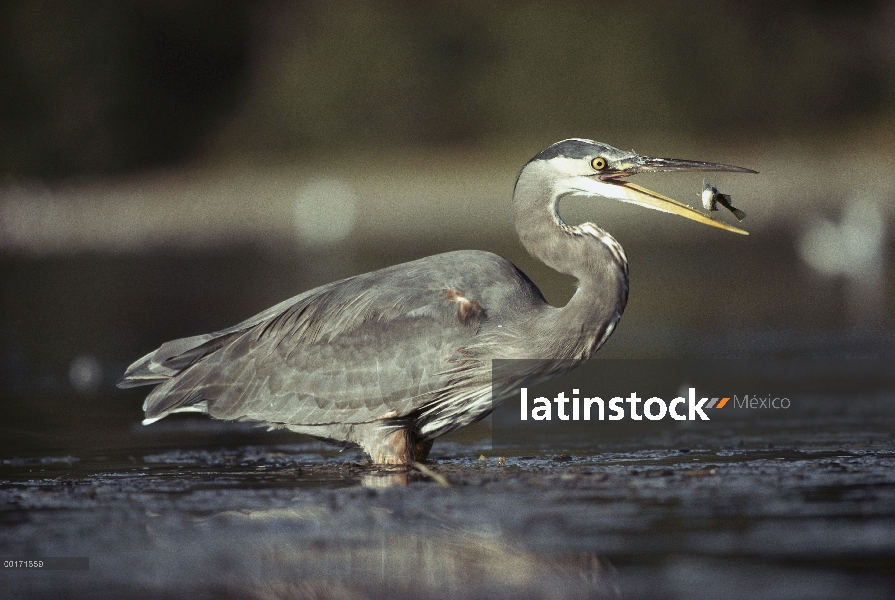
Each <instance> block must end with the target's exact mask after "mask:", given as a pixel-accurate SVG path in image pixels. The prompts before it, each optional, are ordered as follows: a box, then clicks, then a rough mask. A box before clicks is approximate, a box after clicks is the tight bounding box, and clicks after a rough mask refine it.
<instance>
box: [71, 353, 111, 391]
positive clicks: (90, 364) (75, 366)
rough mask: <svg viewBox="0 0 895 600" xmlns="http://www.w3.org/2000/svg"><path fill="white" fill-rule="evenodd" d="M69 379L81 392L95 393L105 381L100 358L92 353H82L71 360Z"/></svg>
mask: <svg viewBox="0 0 895 600" xmlns="http://www.w3.org/2000/svg"><path fill="white" fill-rule="evenodd" d="M68 380H69V381H70V382H71V385H72V387H73V388H75V389H76V390H77V391H78V392H79V393H81V394H93V393H95V392H96V391H97V390H99V388H100V385H102V382H103V366H102V364H100V362H99V359H97V358H96V357H95V356H92V355H90V354H82V355H80V356H78V357H77V358H75V359H74V360H73V361H71V365H70V366H69V368H68Z"/></svg>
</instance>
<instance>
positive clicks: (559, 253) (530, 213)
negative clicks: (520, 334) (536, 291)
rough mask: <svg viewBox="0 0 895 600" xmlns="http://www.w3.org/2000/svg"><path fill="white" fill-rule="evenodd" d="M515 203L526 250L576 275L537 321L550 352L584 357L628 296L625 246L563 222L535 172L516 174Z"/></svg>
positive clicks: (602, 338)
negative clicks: (567, 296) (561, 300)
mask: <svg viewBox="0 0 895 600" xmlns="http://www.w3.org/2000/svg"><path fill="white" fill-rule="evenodd" d="M513 202H514V208H515V213H516V231H517V232H518V234H519V238H520V240H521V241H522V244H523V245H524V246H525V248H526V250H528V252H529V253H530V254H531V255H532V256H533V257H535V258H537V259H539V260H541V261H543V262H544V264H546V265H547V266H549V267H551V268H552V269H555V270H557V271H559V272H560V273H564V274H566V275H571V276H573V277H575V278H576V279H577V280H578V288H577V290H576V291H575V294H574V295H573V296H572V298H571V300H569V302H568V304H566V306H564V307H562V308H557V309H554V310H551V311H548V312H547V313H546V314H544V316H543V317H542V318H541V322H540V323H538V327H539V329H541V331H542V333H543V334H544V336H543V337H544V340H545V343H548V342H547V340H549V344H550V345H556V346H557V347H556V348H550V349H549V351H550V352H553V354H551V355H552V356H556V357H563V358H587V357H589V356H590V355H591V354H593V353H594V352H596V350H597V348H599V347H600V345H602V343H603V342H604V341H606V338H607V337H608V336H609V334H610V333H611V332H612V329H613V328H614V327H615V324H616V323H617V322H618V320H619V318H620V317H621V314H622V312H623V311H624V309H625V304H626V303H627V301H628V263H627V259H626V258H625V253H624V250H622V247H621V246H620V245H619V244H618V242H616V241H615V239H614V238H613V237H612V236H611V235H609V234H608V233H606V232H605V231H604V230H602V229H600V228H599V227H597V226H596V225H593V224H591V223H585V224H583V225H579V226H577V227H572V226H569V225H566V224H565V223H564V222H563V221H562V219H561V218H560V216H559V212H558V210H557V205H558V202H559V198H558V197H557V195H556V192H555V191H554V189H553V186H552V185H551V184H550V182H549V180H547V178H539V177H537V174H536V173H535V174H530V173H528V174H527V173H526V172H525V171H523V172H522V173H521V174H520V176H519V180H518V181H517V183H516V190H515V193H514V197H513ZM545 350H547V349H546V348H545Z"/></svg>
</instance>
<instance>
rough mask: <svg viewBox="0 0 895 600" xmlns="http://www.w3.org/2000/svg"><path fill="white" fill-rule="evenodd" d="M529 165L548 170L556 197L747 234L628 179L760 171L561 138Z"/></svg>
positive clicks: (589, 141) (590, 141)
mask: <svg viewBox="0 0 895 600" xmlns="http://www.w3.org/2000/svg"><path fill="white" fill-rule="evenodd" d="M529 166H533V167H535V168H538V169H540V170H542V172H543V170H547V171H548V173H549V179H550V180H551V181H552V185H553V190H552V191H553V196H554V197H557V198H559V197H562V196H564V195H585V196H602V197H604V198H612V199H615V200H621V201H622V202H630V203H632V204H639V205H640V206H645V207H647V208H652V209H654V210H660V211H663V212H668V213H673V214H676V215H680V216H682V217H686V218H688V219H692V220H694V221H698V222H700V223H705V224H706V225H711V226H713V227H718V228H721V229H726V230H728V231H733V232H736V233H741V234H744V235H746V234H747V232H745V231H743V230H742V229H739V228H737V227H733V226H731V225H727V224H726V223H724V222H722V221H716V220H715V219H713V218H711V217H709V216H708V215H706V214H705V213H702V212H700V211H698V210H696V209H694V208H692V207H690V206H688V205H686V204H682V203H681V202H678V201H677V200H673V199H671V198H668V197H666V196H663V195H662V194H659V193H657V192H653V191H651V190H648V189H646V188H643V187H640V186H638V185H634V184H633V183H630V182H628V181H625V180H624V178H625V177H629V176H631V175H636V174H637V173H656V172H660V171H728V172H734V173H757V171H753V170H752V169H746V168H743V167H735V166H733V165H724V164H720V163H710V162H700V161H693V160H681V159H677V158H656V157H652V156H642V155H640V154H637V153H636V152H634V151H631V152H626V151H624V150H619V149H618V148H614V147H612V146H610V145H608V144H604V143H602V142H595V141H593V140H582V139H570V140H563V141H561V142H557V143H556V144H553V145H552V146H550V147H549V148H547V149H546V150H544V151H542V152H541V153H540V154H538V155H537V156H535V157H534V158H533V159H531V161H530V162H529V164H528V165H526V168H527V167H529Z"/></svg>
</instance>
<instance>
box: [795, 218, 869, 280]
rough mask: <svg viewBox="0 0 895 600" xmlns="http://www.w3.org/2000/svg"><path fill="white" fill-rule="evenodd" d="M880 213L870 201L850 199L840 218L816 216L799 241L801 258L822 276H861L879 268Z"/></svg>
mask: <svg viewBox="0 0 895 600" xmlns="http://www.w3.org/2000/svg"><path fill="white" fill-rule="evenodd" d="M883 218H884V216H883V214H882V211H881V210H880V208H879V206H878V205H877V204H876V203H874V202H868V201H864V200H852V201H850V202H848V203H847V204H846V205H845V210H844V211H843V215H842V221H841V222H839V223H833V222H831V221H828V220H827V219H823V218H818V219H816V220H815V222H814V223H813V224H812V226H811V227H810V228H809V229H808V231H806V232H805V234H804V235H803V236H802V239H801V240H800V242H799V252H800V253H801V255H802V259H803V260H804V261H805V262H806V263H808V264H809V265H810V266H811V267H812V268H813V269H815V270H816V271H818V272H820V273H821V274H823V275H828V276H833V275H844V276H846V277H863V276H864V275H866V274H867V273H868V271H871V272H872V271H875V270H877V269H879V268H880V266H881V264H882V259H883V251H884V249H885V243H886V229H885V221H884V220H883Z"/></svg>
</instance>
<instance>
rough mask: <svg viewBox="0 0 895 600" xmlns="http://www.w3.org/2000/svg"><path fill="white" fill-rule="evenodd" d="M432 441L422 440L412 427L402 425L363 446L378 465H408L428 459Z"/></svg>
mask: <svg viewBox="0 0 895 600" xmlns="http://www.w3.org/2000/svg"><path fill="white" fill-rule="evenodd" d="M432 441H433V440H421V439H419V438H417V436H416V435H415V434H414V433H413V432H412V431H411V430H410V429H408V428H405V427H402V428H399V429H395V430H392V431H390V432H388V433H386V434H385V435H382V436H377V437H376V438H374V439H373V440H368V441H367V443H364V444H363V448H364V450H366V451H367V453H368V454H369V455H370V458H371V459H372V460H373V463H375V464H377V465H400V466H407V465H409V464H410V463H412V462H414V461H424V460H426V457H427V456H428V455H429V450H431V449H432Z"/></svg>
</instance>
